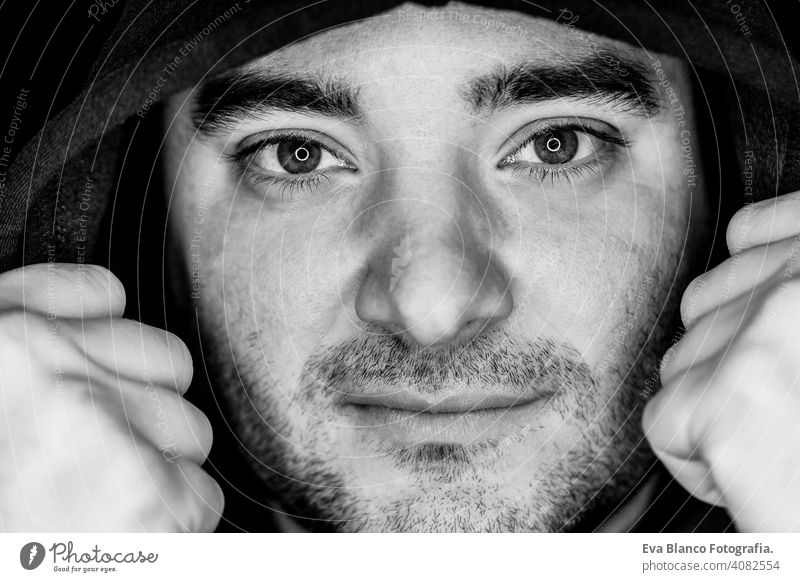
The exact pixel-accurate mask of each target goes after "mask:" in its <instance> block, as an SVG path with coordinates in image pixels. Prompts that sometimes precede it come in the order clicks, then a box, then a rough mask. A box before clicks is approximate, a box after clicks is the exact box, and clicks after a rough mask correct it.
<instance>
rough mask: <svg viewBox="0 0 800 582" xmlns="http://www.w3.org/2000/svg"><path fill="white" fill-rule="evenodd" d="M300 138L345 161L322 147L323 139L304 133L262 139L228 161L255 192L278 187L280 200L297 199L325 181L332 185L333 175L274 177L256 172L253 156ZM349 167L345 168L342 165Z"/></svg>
mask: <svg viewBox="0 0 800 582" xmlns="http://www.w3.org/2000/svg"><path fill="white" fill-rule="evenodd" d="M291 139H297V140H303V141H304V142H306V143H309V144H313V145H316V146H319V147H321V148H323V149H324V150H326V151H328V152H329V153H330V154H331V155H332V156H333V157H335V158H336V159H337V160H339V161H340V162H342V163H343V164H344V163H348V162H345V160H344V156H342V155H341V154H340V153H339V152H337V151H335V150H333V149H332V148H330V147H328V146H326V145H325V144H323V143H322V142H321V141H320V140H316V139H313V138H311V137H309V136H308V135H306V134H304V133H294V132H286V133H280V134H277V135H274V136H270V137H267V138H264V139H262V140H259V141H257V142H255V143H253V144H251V145H249V146H247V147H246V148H243V149H241V150H240V151H238V152H234V153H232V154H229V155H228V156H226V157H227V159H228V160H229V161H230V162H233V163H234V164H235V165H236V166H237V167H238V168H239V171H240V173H241V175H242V177H243V178H244V180H245V181H246V182H247V183H248V185H249V186H250V187H251V188H253V189H254V190H259V189H261V188H265V187H274V186H277V187H278V188H279V190H278V196H279V198H280V200H282V201H283V200H284V199H285V198H287V197H291V196H294V195H296V194H298V193H300V192H301V191H303V190H313V189H315V188H317V187H319V186H320V185H321V184H323V183H324V182H330V180H331V175H330V173H329V172H323V171H320V172H310V173H308V174H305V175H298V176H297V177H295V178H288V177H286V176H274V175H270V174H265V173H263V172H261V171H259V170H257V169H255V170H254V169H253V165H252V163H251V162H252V160H253V157H254V156H255V155H256V154H258V153H259V152H260V151H262V150H263V149H265V148H266V147H268V146H271V145H278V144H280V143H282V142H284V141H286V140H291ZM343 167H346V166H343Z"/></svg>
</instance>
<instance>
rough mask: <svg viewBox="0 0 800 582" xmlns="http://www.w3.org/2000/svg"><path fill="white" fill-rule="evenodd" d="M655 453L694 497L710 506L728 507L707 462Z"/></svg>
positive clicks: (661, 452)
mask: <svg viewBox="0 0 800 582" xmlns="http://www.w3.org/2000/svg"><path fill="white" fill-rule="evenodd" d="M654 452H655V453H656V455H657V456H658V458H659V460H660V461H661V462H662V463H663V465H664V466H665V467H666V468H667V470H668V471H669V472H670V474H671V475H672V476H673V477H674V478H675V480H676V481H677V482H678V483H680V485H681V487H683V488H684V489H686V491H688V492H689V493H690V494H691V495H692V497H695V498H696V499H699V500H700V501H702V502H704V503H708V504H710V505H716V506H719V507H725V506H726V503H725V500H724V497H723V495H722V492H721V491H720V488H719V487H718V486H717V483H716V481H715V480H714V477H713V475H712V474H711V470H710V469H709V467H708V464H707V463H706V462H705V461H701V460H696V459H683V458H680V457H676V456H674V455H671V454H669V453H665V452H663V451H654Z"/></svg>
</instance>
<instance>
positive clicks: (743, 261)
mask: <svg viewBox="0 0 800 582" xmlns="http://www.w3.org/2000/svg"><path fill="white" fill-rule="evenodd" d="M799 235H800V193H793V194H789V195H786V196H782V197H780V198H778V199H774V200H768V201H764V202H760V203H758V204H754V205H750V206H748V207H746V208H744V209H742V210H741V211H739V212H738V213H737V214H736V216H734V218H733V220H732V221H731V223H730V225H729V226H728V231H727V242H728V248H729V250H730V252H731V255H732V256H731V258H730V259H728V260H727V261H725V262H724V263H723V264H721V265H720V266H718V267H716V268H715V269H713V270H711V271H709V272H708V273H706V274H704V275H702V276H700V277H698V278H697V279H695V280H694V281H693V282H692V284H691V285H690V286H689V288H688V289H687V290H686V293H685V294H684V296H683V301H682V304H681V316H682V317H683V321H684V324H685V326H686V329H687V332H686V335H685V336H684V337H683V338H682V339H681V341H679V342H678V343H677V344H676V345H675V346H673V348H671V349H670V350H669V351H668V352H667V355H666V356H665V358H664V360H663V362H662V366H661V381H662V389H661V391H660V392H659V393H658V394H656V396H654V397H653V399H652V400H651V401H650V402H649V403H648V405H647V407H646V408H645V411H644V417H643V426H644V429H645V434H646V435H647V438H648V440H649V442H650V444H651V446H652V448H653V449H654V451H655V452H656V454H657V455H658V456H659V457H660V459H661V460H662V462H663V463H664V465H666V467H667V468H668V469H669V470H670V472H671V473H672V474H673V475H674V476H675V477H676V479H677V480H678V482H680V483H681V485H683V486H684V487H685V488H686V489H687V490H688V491H689V492H691V493H692V494H693V495H694V496H695V497H698V498H699V499H701V500H703V501H706V502H708V503H712V504H716V505H721V506H724V507H726V508H727V511H728V512H729V513H730V515H731V516H732V518H733V519H734V521H735V523H736V525H737V527H738V528H739V529H740V530H742V531H754V532H755V531H762V532H788V531H800V236H799Z"/></svg>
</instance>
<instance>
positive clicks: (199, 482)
mask: <svg viewBox="0 0 800 582" xmlns="http://www.w3.org/2000/svg"><path fill="white" fill-rule="evenodd" d="M175 470H176V473H177V476H176V478H177V479H179V480H180V481H181V483H182V485H183V492H184V494H183V495H182V496H178V499H176V500H175V506H176V509H177V511H176V512H175V517H176V518H177V520H178V523H179V525H180V527H181V529H182V530H183V531H186V532H193V533H209V532H213V531H214V530H215V529H216V528H217V525H218V524H219V520H220V519H221V518H222V512H223V510H224V509H225V496H224V495H223V493H222V488H221V487H220V486H219V483H217V482H216V481H215V480H214V478H213V477H211V475H209V474H208V473H206V472H205V471H204V470H203V469H202V468H201V467H200V465H198V464H197V463H194V462H192V461H188V460H179V461H178V462H176V463H175Z"/></svg>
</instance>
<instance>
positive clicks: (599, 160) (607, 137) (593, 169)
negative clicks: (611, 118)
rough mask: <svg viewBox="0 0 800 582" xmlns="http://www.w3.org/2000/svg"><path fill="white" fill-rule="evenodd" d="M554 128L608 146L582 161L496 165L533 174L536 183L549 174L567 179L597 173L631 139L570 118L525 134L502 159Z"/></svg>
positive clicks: (628, 145)
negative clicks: (589, 138)
mask: <svg viewBox="0 0 800 582" xmlns="http://www.w3.org/2000/svg"><path fill="white" fill-rule="evenodd" d="M555 130H567V131H575V132H579V133H585V134H588V135H591V136H594V137H596V138H598V139H601V140H603V142H605V144H606V145H608V146H609V147H604V148H603V149H602V150H601V151H599V152H595V154H594V155H592V156H591V159H590V161H588V162H584V163H572V162H568V163H566V164H562V165H560V166H557V165H554V164H536V165H533V164H517V165H516V166H515V164H514V163H508V164H503V162H500V164H498V167H499V168H504V167H510V168H511V171H512V172H513V173H514V174H524V175H525V176H526V177H529V178H534V179H536V180H538V181H539V182H540V183H542V182H544V181H545V180H546V179H547V178H548V177H549V178H550V183H551V184H555V182H556V180H558V179H564V180H566V181H567V182H571V181H572V180H575V179H578V178H582V177H584V176H585V175H586V174H587V173H589V174H597V172H598V171H599V170H600V168H601V167H602V166H603V164H604V163H605V162H608V161H610V160H612V159H613V158H614V157H615V156H616V155H617V154H618V153H619V151H620V150H621V149H622V148H629V147H630V146H631V143H630V142H629V141H628V140H626V139H625V138H623V137H622V136H620V135H613V134H611V133H609V132H607V131H603V130H601V129H598V128H595V127H592V126H590V125H588V124H587V125H584V124H581V123H575V122H572V121H569V122H560V123H559V122H555V123H551V124H549V125H548V126H546V127H543V128H541V129H539V130H537V131H536V132H534V133H532V134H531V135H529V136H528V137H527V138H525V140H524V141H523V142H522V143H521V144H519V145H518V146H517V147H516V148H515V149H514V151H513V152H511V153H510V154H508V155H507V156H505V157H504V158H503V160H506V159H508V158H509V157H511V156H514V155H516V154H517V153H519V152H520V151H521V150H523V149H524V148H525V147H526V146H528V145H530V144H531V143H532V142H533V140H535V139H536V138H537V137H540V136H542V135H546V134H548V133H550V132H551V131H555Z"/></svg>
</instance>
